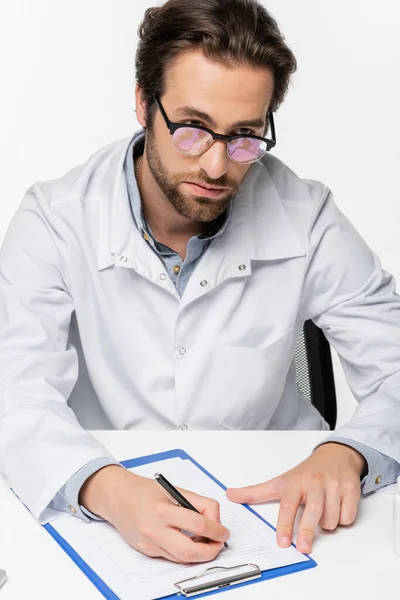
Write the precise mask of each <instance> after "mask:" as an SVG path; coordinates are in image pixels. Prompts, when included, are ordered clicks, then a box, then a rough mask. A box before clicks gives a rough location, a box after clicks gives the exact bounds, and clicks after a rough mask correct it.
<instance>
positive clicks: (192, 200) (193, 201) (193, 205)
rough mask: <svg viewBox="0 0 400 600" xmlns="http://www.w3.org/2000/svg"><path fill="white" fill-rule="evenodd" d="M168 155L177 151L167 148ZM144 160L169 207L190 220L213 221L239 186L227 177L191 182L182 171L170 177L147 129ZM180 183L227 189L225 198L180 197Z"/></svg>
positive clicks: (223, 209) (191, 195)
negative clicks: (185, 182) (169, 150)
mask: <svg viewBox="0 0 400 600" xmlns="http://www.w3.org/2000/svg"><path fill="white" fill-rule="evenodd" d="M171 152H177V150H175V149H174V148H173V147H172V146H171ZM146 158H147V164H148V166H149V169H150V172H151V174H152V175H153V177H154V180H155V182H156V183H157V185H158V187H159V188H160V190H161V191H162V193H163V194H164V196H165V198H166V199H167V200H168V202H170V204H172V206H173V207H174V209H175V210H176V212H177V213H179V214H180V215H181V216H182V217H185V218H186V219H190V220H191V221H197V222H201V223H205V222H209V221H214V220H215V219H217V218H218V217H219V216H220V215H221V214H222V213H223V212H224V211H225V209H226V208H227V206H228V205H229V204H230V202H231V200H232V198H233V197H234V196H235V194H236V193H237V191H238V189H239V187H240V183H237V182H236V181H233V180H232V179H230V178H228V177H220V178H219V179H218V180H217V179H214V180H211V181H209V180H208V179H205V178H204V176H203V178H202V179H200V177H201V175H200V177H199V178H198V179H197V180H196V181H193V180H192V179H191V177H192V176H193V175H189V174H185V173H184V172H182V173H176V174H174V175H170V174H169V173H168V171H167V169H166V167H165V165H164V163H163V161H162V160H161V156H160V154H159V152H158V149H157V146H156V142H155V136H154V135H153V131H152V130H149V129H148V130H147V133H146ZM184 181H188V182H190V183H198V184H199V185H202V184H206V185H208V186H210V187H212V186H217V187H226V188H229V189H227V190H226V192H227V193H226V195H224V196H222V197H220V198H218V199H215V198H207V197H202V196H197V195H193V194H190V193H188V194H184V193H182V192H181V191H180V190H179V185H180V184H181V183H183V182H184Z"/></svg>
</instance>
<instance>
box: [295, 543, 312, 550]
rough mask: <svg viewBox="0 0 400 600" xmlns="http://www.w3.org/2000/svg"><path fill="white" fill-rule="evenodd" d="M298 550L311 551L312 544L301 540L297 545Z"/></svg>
mask: <svg viewBox="0 0 400 600" xmlns="http://www.w3.org/2000/svg"><path fill="white" fill-rule="evenodd" d="M297 550H299V551H300V552H309V551H310V546H309V545H308V544H307V542H300V543H299V544H298V545H297Z"/></svg>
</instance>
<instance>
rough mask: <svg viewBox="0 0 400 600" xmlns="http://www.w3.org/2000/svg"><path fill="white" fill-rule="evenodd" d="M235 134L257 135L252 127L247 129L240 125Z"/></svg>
mask: <svg viewBox="0 0 400 600" xmlns="http://www.w3.org/2000/svg"><path fill="white" fill-rule="evenodd" d="M235 135H257V134H256V133H254V131H253V130H252V129H248V128H247V127H241V128H240V129H239V131H238V132H237V134H235Z"/></svg>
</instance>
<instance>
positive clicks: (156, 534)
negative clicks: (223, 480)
mask: <svg viewBox="0 0 400 600" xmlns="http://www.w3.org/2000/svg"><path fill="white" fill-rule="evenodd" d="M178 489H179V491H180V492H181V493H182V494H183V495H184V496H185V497H186V498H187V499H188V500H189V502H190V503H191V504H192V505H193V506H194V507H195V508H196V509H197V510H198V511H199V513H201V514H197V513H195V512H194V511H192V510H188V509H186V508H182V507H180V506H177V505H176V504H173V503H172V501H171V500H169V499H168V498H167V496H166V495H165V494H164V492H163V491H162V490H161V489H160V487H159V485H158V484H157V482H156V481H155V480H152V479H148V478H147V477H140V476H139V475H135V474H133V473H131V472H130V471H128V470H127V469H124V468H123V467H119V466H117V465H109V466H107V467H104V468H103V469H100V471H97V472H96V473H94V474H93V475H92V476H91V477H89V479H88V480H87V481H86V482H85V483H84V485H83V487H82V489H81V492H80V495H79V503H80V504H81V505H83V506H85V508H87V509H88V510H90V511H91V512H93V513H95V514H97V515H99V516H100V517H102V518H103V519H105V520H106V521H108V522H109V523H111V524H112V525H113V526H114V527H115V528H116V529H118V531H119V532H120V533H121V535H122V536H123V537H124V539H125V540H126V541H127V542H128V544H130V545H131V546H132V547H133V548H135V549H136V550H138V551H139V552H142V553H143V554H146V555H147V556H153V557H157V556H158V557H160V556H161V557H164V558H167V559H168V560H171V561H173V562H178V563H195V562H206V561H209V560H212V559H214V558H215V557H216V556H217V554H218V553H219V552H220V550H221V548H223V545H224V542H225V541H226V540H228V538H229V535H230V534H229V531H228V530H227V529H226V528H225V527H223V525H221V523H220V516H219V503H218V502H217V501H216V500H212V499H211V498H206V497H204V496H199V495H198V494H194V493H193V492H189V491H187V490H184V489H182V488H178ZM181 530H184V531H188V532H190V533H192V534H194V535H195V536H196V538H197V540H198V541H197V540H196V538H194V539H192V538H190V537H189V536H188V535H186V534H184V533H182V532H181ZM203 538H205V539H203ZM195 540H196V541H195Z"/></svg>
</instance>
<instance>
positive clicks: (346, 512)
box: [339, 482, 361, 525]
mask: <svg viewBox="0 0 400 600" xmlns="http://www.w3.org/2000/svg"><path fill="white" fill-rule="evenodd" d="M360 497H361V486H360V485H359V483H358V482H357V483H355V484H354V485H353V484H348V485H347V487H346V490H345V493H344V494H343V495H342V503H341V507H340V517H339V524H340V525H350V524H351V523H353V522H354V521H355V518H356V516H357V512H358V506H359V502H360Z"/></svg>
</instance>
